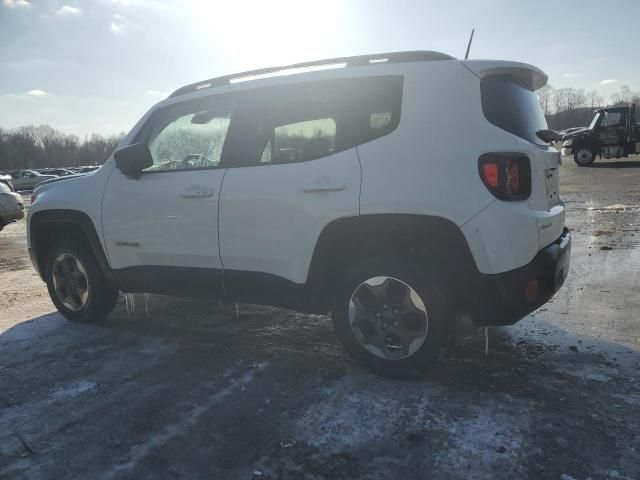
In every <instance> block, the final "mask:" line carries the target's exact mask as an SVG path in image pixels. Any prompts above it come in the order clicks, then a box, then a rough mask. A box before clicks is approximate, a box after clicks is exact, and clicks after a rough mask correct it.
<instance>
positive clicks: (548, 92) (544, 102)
mask: <svg viewBox="0 0 640 480" xmlns="http://www.w3.org/2000/svg"><path fill="white" fill-rule="evenodd" d="M553 95H554V88H553V87H552V86H551V85H549V84H548V83H547V84H546V85H545V86H544V87H542V88H541V89H540V90H538V98H539V99H540V105H541V106H542V111H543V112H544V114H545V116H547V115H550V114H551V105H552V101H553Z"/></svg>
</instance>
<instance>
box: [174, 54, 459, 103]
mask: <svg viewBox="0 0 640 480" xmlns="http://www.w3.org/2000/svg"><path fill="white" fill-rule="evenodd" d="M435 60H455V59H454V58H453V57H452V56H450V55H447V54H446V53H440V52H433V51H430V50H415V51H408V52H389V53H376V54H371V55H357V56H354V57H338V58H326V59H324V60H315V61H313V62H303V63H294V64H291V65H285V66H281V67H267V68H259V69H257V70H250V71H248V72H241V73H234V74H232V75H225V76H223V77H216V78H210V79H209V80H202V81H200V82H196V83H191V84H189V85H186V86H184V87H182V88H179V89H178V90H176V91H175V92H173V93H172V94H171V95H169V98H173V97H177V96H180V95H186V94H187V93H192V92H196V91H198V90H202V89H204V88H211V87H220V86H223V85H229V84H230V83H231V81H232V80H240V79H242V78H246V77H255V76H258V75H266V74H269V73H276V72H281V71H286V70H292V69H296V68H309V67H320V66H323V65H333V64H338V63H344V64H346V65H345V66H346V67H360V66H365V65H371V64H377V63H403V62H429V61H435Z"/></svg>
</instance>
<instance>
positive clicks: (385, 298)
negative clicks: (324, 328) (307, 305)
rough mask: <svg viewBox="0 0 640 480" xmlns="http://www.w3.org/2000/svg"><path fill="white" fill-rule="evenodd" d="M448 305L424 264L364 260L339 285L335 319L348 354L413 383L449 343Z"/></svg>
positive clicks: (391, 258)
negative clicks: (413, 378) (416, 376)
mask: <svg viewBox="0 0 640 480" xmlns="http://www.w3.org/2000/svg"><path fill="white" fill-rule="evenodd" d="M448 311H449V304H448V302H447V300H446V296H445V294H444V293H443V292H442V290H441V289H440V288H439V286H438V283H437V275H435V269H433V268H430V267H429V261H428V260H427V259H424V258H418V259H415V258H411V257H410V256H408V255H407V256H405V255H393V254H389V255H385V256H371V257H368V256H365V257H363V258H361V259H359V260H356V261H355V262H354V264H353V265H352V266H351V267H350V268H349V269H348V270H347V271H346V272H345V274H344V275H343V277H342V278H341V280H340V282H339V283H338V285H336V291H335V296H334V299H333V307H332V312H331V314H332V318H333V324H334V327H335V329H336V334H337V335H338V338H339V339H340V341H341V342H342V344H343V345H344V347H345V349H346V350H347V351H348V352H349V354H351V356H352V357H354V358H355V359H356V360H358V361H359V362H360V363H361V364H362V365H364V366H365V367H366V368H368V369H369V370H371V371H373V372H375V373H378V374H381V375H385V376H390V377H413V376H415V375H416V374H418V375H419V374H421V373H422V372H424V371H425V370H426V369H428V368H429V367H430V366H431V365H433V363H434V362H435V361H436V360H437V359H438V357H439V356H440V353H441V351H442V348H443V347H444V345H446V343H447V340H448V338H449V337H448V334H449V333H448V332H449V329H448V328H447V320H448Z"/></svg>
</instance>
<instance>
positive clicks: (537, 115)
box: [481, 76, 548, 145]
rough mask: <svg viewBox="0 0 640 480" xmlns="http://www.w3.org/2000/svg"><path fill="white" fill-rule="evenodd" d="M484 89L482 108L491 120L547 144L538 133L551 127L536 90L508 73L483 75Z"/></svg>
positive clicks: (499, 125)
mask: <svg viewBox="0 0 640 480" xmlns="http://www.w3.org/2000/svg"><path fill="white" fill-rule="evenodd" d="M481 92H482V110H483V111H484V116H485V117H486V118H487V120H489V121H490V122H491V123H493V124H494V125H495V126H497V127H500V128H502V129H503V130H506V131H507V132H511V133H513V134H514V135H517V136H518V137H520V138H524V139H525V140H529V141H530V142H533V143H536V144H538V145H546V144H545V142H544V141H542V140H541V139H540V138H538V136H537V135H536V132H538V131H540V130H546V129H547V128H548V127H547V120H546V118H545V117H544V113H543V112H542V108H541V107H540V103H539V101H538V96H537V95H536V93H535V92H532V91H531V90H529V89H527V88H525V87H523V86H521V85H520V84H518V83H517V82H516V81H515V80H514V79H513V78H512V77H507V76H493V77H487V78H485V79H483V80H482V83H481Z"/></svg>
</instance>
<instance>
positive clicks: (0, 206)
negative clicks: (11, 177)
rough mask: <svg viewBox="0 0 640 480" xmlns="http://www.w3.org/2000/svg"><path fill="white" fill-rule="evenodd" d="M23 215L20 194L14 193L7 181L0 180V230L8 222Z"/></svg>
mask: <svg viewBox="0 0 640 480" xmlns="http://www.w3.org/2000/svg"><path fill="white" fill-rule="evenodd" d="M23 217H24V204H23V203H22V196H21V195H20V194H18V193H15V192H14V191H13V190H12V188H11V187H10V186H9V185H8V184H7V183H4V182H2V181H0V230H2V228H3V227H4V226H5V225H7V224H8V223H11V222H14V221H16V220H20V219H21V218H23Z"/></svg>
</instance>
